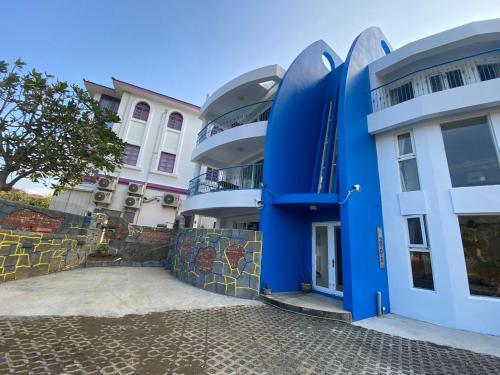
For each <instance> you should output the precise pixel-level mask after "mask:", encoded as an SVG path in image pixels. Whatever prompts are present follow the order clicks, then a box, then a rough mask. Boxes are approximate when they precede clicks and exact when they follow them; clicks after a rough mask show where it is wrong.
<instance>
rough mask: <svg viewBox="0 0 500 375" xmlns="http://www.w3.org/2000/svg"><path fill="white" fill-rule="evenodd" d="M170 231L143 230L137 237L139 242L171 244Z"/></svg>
mask: <svg viewBox="0 0 500 375" xmlns="http://www.w3.org/2000/svg"><path fill="white" fill-rule="evenodd" d="M171 233H172V231H171V230H170V229H156V228H142V232H141V233H140V234H139V236H138V237H137V241H138V242H150V243H151V242H163V243H170V234H171Z"/></svg>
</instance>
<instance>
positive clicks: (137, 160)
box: [123, 142, 142, 168]
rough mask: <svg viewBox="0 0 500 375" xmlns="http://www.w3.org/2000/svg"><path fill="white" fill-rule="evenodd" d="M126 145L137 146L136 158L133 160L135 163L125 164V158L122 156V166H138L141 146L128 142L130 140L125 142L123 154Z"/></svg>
mask: <svg viewBox="0 0 500 375" xmlns="http://www.w3.org/2000/svg"><path fill="white" fill-rule="evenodd" d="M127 146H132V147H137V148H138V152H137V159H136V161H135V164H127V163H125V158H123V166H125V167H132V168H138V167H139V166H140V160H141V151H142V147H141V145H136V144H133V143H130V142H125V146H124V149H123V154H124V155H125V149H126V147H127Z"/></svg>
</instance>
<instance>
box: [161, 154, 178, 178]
mask: <svg viewBox="0 0 500 375" xmlns="http://www.w3.org/2000/svg"><path fill="white" fill-rule="evenodd" d="M174 167H175V155H174V154H170V153H168V152H162V153H161V155H160V162H159V163H158V170H159V171H162V172H166V173H174Z"/></svg>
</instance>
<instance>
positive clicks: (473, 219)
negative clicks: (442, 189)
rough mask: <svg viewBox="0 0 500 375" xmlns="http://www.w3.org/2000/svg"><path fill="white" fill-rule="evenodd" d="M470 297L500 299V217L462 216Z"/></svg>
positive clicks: (460, 222)
mask: <svg viewBox="0 0 500 375" xmlns="http://www.w3.org/2000/svg"><path fill="white" fill-rule="evenodd" d="M458 222H459V224H460V234H461V235H462V244H463V248H464V256H465V267H466V269H467V278H468V281H469V292H470V294H471V295H476V296H488V297H500V251H499V249H500V216H499V215H481V216H459V217H458Z"/></svg>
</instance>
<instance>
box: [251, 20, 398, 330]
mask: <svg viewBox="0 0 500 375" xmlns="http://www.w3.org/2000/svg"><path fill="white" fill-rule="evenodd" d="M382 40H383V35H382V34H381V32H380V31H379V30H378V29H376V28H372V29H368V30H366V31H365V32H363V33H362V34H361V35H360V36H359V37H358V38H357V39H356V40H355V42H354V43H353V45H352V47H351V49H350V51H349V54H348V57H347V60H346V62H345V63H342V61H341V59H340V58H339V57H338V56H337V55H336V54H335V52H334V51H333V50H332V49H331V48H330V47H329V46H328V45H327V44H326V43H324V42H323V41H318V42H315V43H313V44H311V45H310V46H309V47H307V48H306V49H305V50H304V51H303V52H302V53H301V54H300V55H299V56H298V57H297V58H296V59H295V61H294V62H293V63H292V65H291V66H290V68H289V69H288V71H287V73H286V75H285V77H284V79H283V81H282V82H281V85H280V88H279V90H278V93H277V95H276V98H275V101H274V105H273V109H272V112H271V115H270V118H269V121H268V129H267V135H266V148H265V165H264V178H263V182H264V185H265V186H264V189H263V192H262V199H263V203H264V207H263V209H262V213H261V229H262V231H263V232H264V234H263V235H264V243H263V254H262V271H261V282H262V283H266V284H268V285H269V287H271V288H272V289H273V292H284V291H295V290H298V289H299V285H300V282H301V279H302V275H303V274H306V275H308V277H309V278H310V277H311V258H312V238H311V231H312V226H311V224H312V223H313V222H320V221H339V220H340V221H341V231H342V243H343V245H342V256H343V269H342V271H343V283H344V308H345V309H346V310H348V311H351V312H352V314H353V319H355V320H359V319H363V318H366V317H369V316H373V315H375V314H376V292H379V291H380V292H382V296H383V306H384V307H385V308H386V311H387V312H388V311H389V300H388V286H387V272H386V270H385V268H380V267H379V256H378V244H377V227H382V213H381V201H380V191H379V186H380V184H379V180H378V167H377V156H376V149H375V140H374V138H373V137H372V136H370V135H369V134H368V128H367V115H368V113H369V112H370V102H369V98H368V92H369V89H370V85H369V76H368V69H367V65H368V64H369V63H370V62H371V61H373V60H375V59H377V58H379V57H381V56H382V55H383V54H384V50H383V47H382V45H383V44H381V41H382ZM324 53H327V54H328V55H329V56H330V57H331V61H332V62H333V63H334V69H333V70H332V71H329V70H328V69H326V68H325V66H324V64H323V62H322V55H323V54H324ZM330 102H332V103H335V106H334V113H333V116H334V118H333V123H332V125H333V126H334V127H337V126H338V135H339V156H338V158H339V159H338V164H337V165H338V167H337V171H338V175H337V176H336V179H335V180H336V181H337V184H336V186H337V189H338V191H337V190H333V191H325V190H324V189H323V190H322V191H321V193H319V194H318V192H317V189H316V188H315V186H317V180H318V170H319V164H320V161H321V160H320V159H321V157H320V156H321V150H320V149H322V146H323V141H324V138H325V134H326V132H325V126H326V122H327V118H328V106H329V103H330ZM334 129H335V128H333V129H332V130H334ZM330 146H331V145H330ZM331 151H332V150H331V149H329V156H328V157H329V158H330V159H329V161H331V158H332V157H333V155H332V152H331ZM353 184H360V185H361V187H362V192H361V193H355V194H353V195H352V197H351V199H349V200H348V201H347V203H345V204H343V205H341V204H339V202H340V201H342V200H343V198H344V197H345V196H346V194H347V193H348V190H349V189H350V187H351V186H352V185H353ZM311 205H314V206H315V207H316V208H317V210H315V211H312V210H310V206H311Z"/></svg>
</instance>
